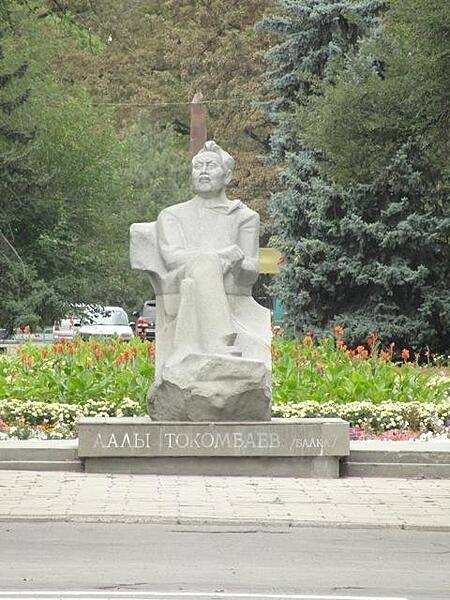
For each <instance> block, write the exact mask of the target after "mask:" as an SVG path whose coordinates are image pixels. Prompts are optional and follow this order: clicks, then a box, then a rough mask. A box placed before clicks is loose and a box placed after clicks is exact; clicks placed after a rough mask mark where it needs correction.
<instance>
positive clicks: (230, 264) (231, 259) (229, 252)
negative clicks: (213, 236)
mask: <svg viewBox="0 0 450 600" xmlns="http://www.w3.org/2000/svg"><path fill="white" fill-rule="evenodd" d="M219 256H220V258H221V259H222V263H223V265H224V271H228V269H234V268H236V267H237V266H238V265H240V264H241V262H242V261H243V260H244V257H245V255H244V253H243V252H242V250H241V249H240V248H239V246H237V245H236V244H233V245H232V246H228V247H227V248H224V249H223V250H220V251H219Z"/></svg>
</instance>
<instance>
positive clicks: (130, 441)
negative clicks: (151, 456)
mask: <svg viewBox="0 0 450 600" xmlns="http://www.w3.org/2000/svg"><path fill="white" fill-rule="evenodd" d="M150 440H151V438H150V434H149V433H145V434H144V433H142V434H141V433H124V434H122V435H120V434H116V433H110V434H108V435H102V434H101V433H97V436H96V438H95V442H94V448H150Z"/></svg>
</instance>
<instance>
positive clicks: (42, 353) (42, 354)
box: [41, 348, 48, 358]
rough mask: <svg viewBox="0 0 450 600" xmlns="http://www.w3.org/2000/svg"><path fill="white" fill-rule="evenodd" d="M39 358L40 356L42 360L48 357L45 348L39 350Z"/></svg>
mask: <svg viewBox="0 0 450 600" xmlns="http://www.w3.org/2000/svg"><path fill="white" fill-rule="evenodd" d="M41 356H42V358H45V357H46V356H48V350H47V348H41Z"/></svg>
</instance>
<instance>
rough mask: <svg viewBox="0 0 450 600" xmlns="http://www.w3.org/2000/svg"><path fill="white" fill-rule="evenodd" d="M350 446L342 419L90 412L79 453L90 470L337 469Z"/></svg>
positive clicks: (296, 472)
mask: <svg viewBox="0 0 450 600" xmlns="http://www.w3.org/2000/svg"><path fill="white" fill-rule="evenodd" d="M348 454H349V438H348V423H346V422H345V421H343V420H342V419H295V420H294V419H289V420H288V419H273V420H272V421H266V422H233V423H231V422H230V423H227V422H221V423H207V422H198V423H187V422H175V421H170V422H155V421H151V420H150V419H149V418H147V417H142V418H141V417H139V418H99V417H97V418H84V419H82V420H81V421H80V424H79V446H78V455H79V458H81V459H82V460H83V461H84V463H85V470H86V471H87V472H92V473H153V474H164V475H258V476H270V477H277V476H284V477H287V476H294V477H317V478H336V477H339V459H340V457H343V456H348Z"/></svg>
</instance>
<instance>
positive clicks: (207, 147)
mask: <svg viewBox="0 0 450 600" xmlns="http://www.w3.org/2000/svg"><path fill="white" fill-rule="evenodd" d="M202 152H214V153H215V154H218V155H219V157H220V160H221V162H222V164H223V166H224V167H225V169H226V170H230V171H234V164H235V163H234V158H233V157H232V156H231V154H228V152H226V151H225V150H223V149H222V148H221V147H220V146H219V144H216V142H214V141H213V140H209V141H208V142H205V144H204V146H203V148H202V149H201V150H199V151H198V152H197V154H196V155H195V156H198V155H199V154H201V153H202ZM195 156H194V157H193V159H192V160H194V158H195Z"/></svg>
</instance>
